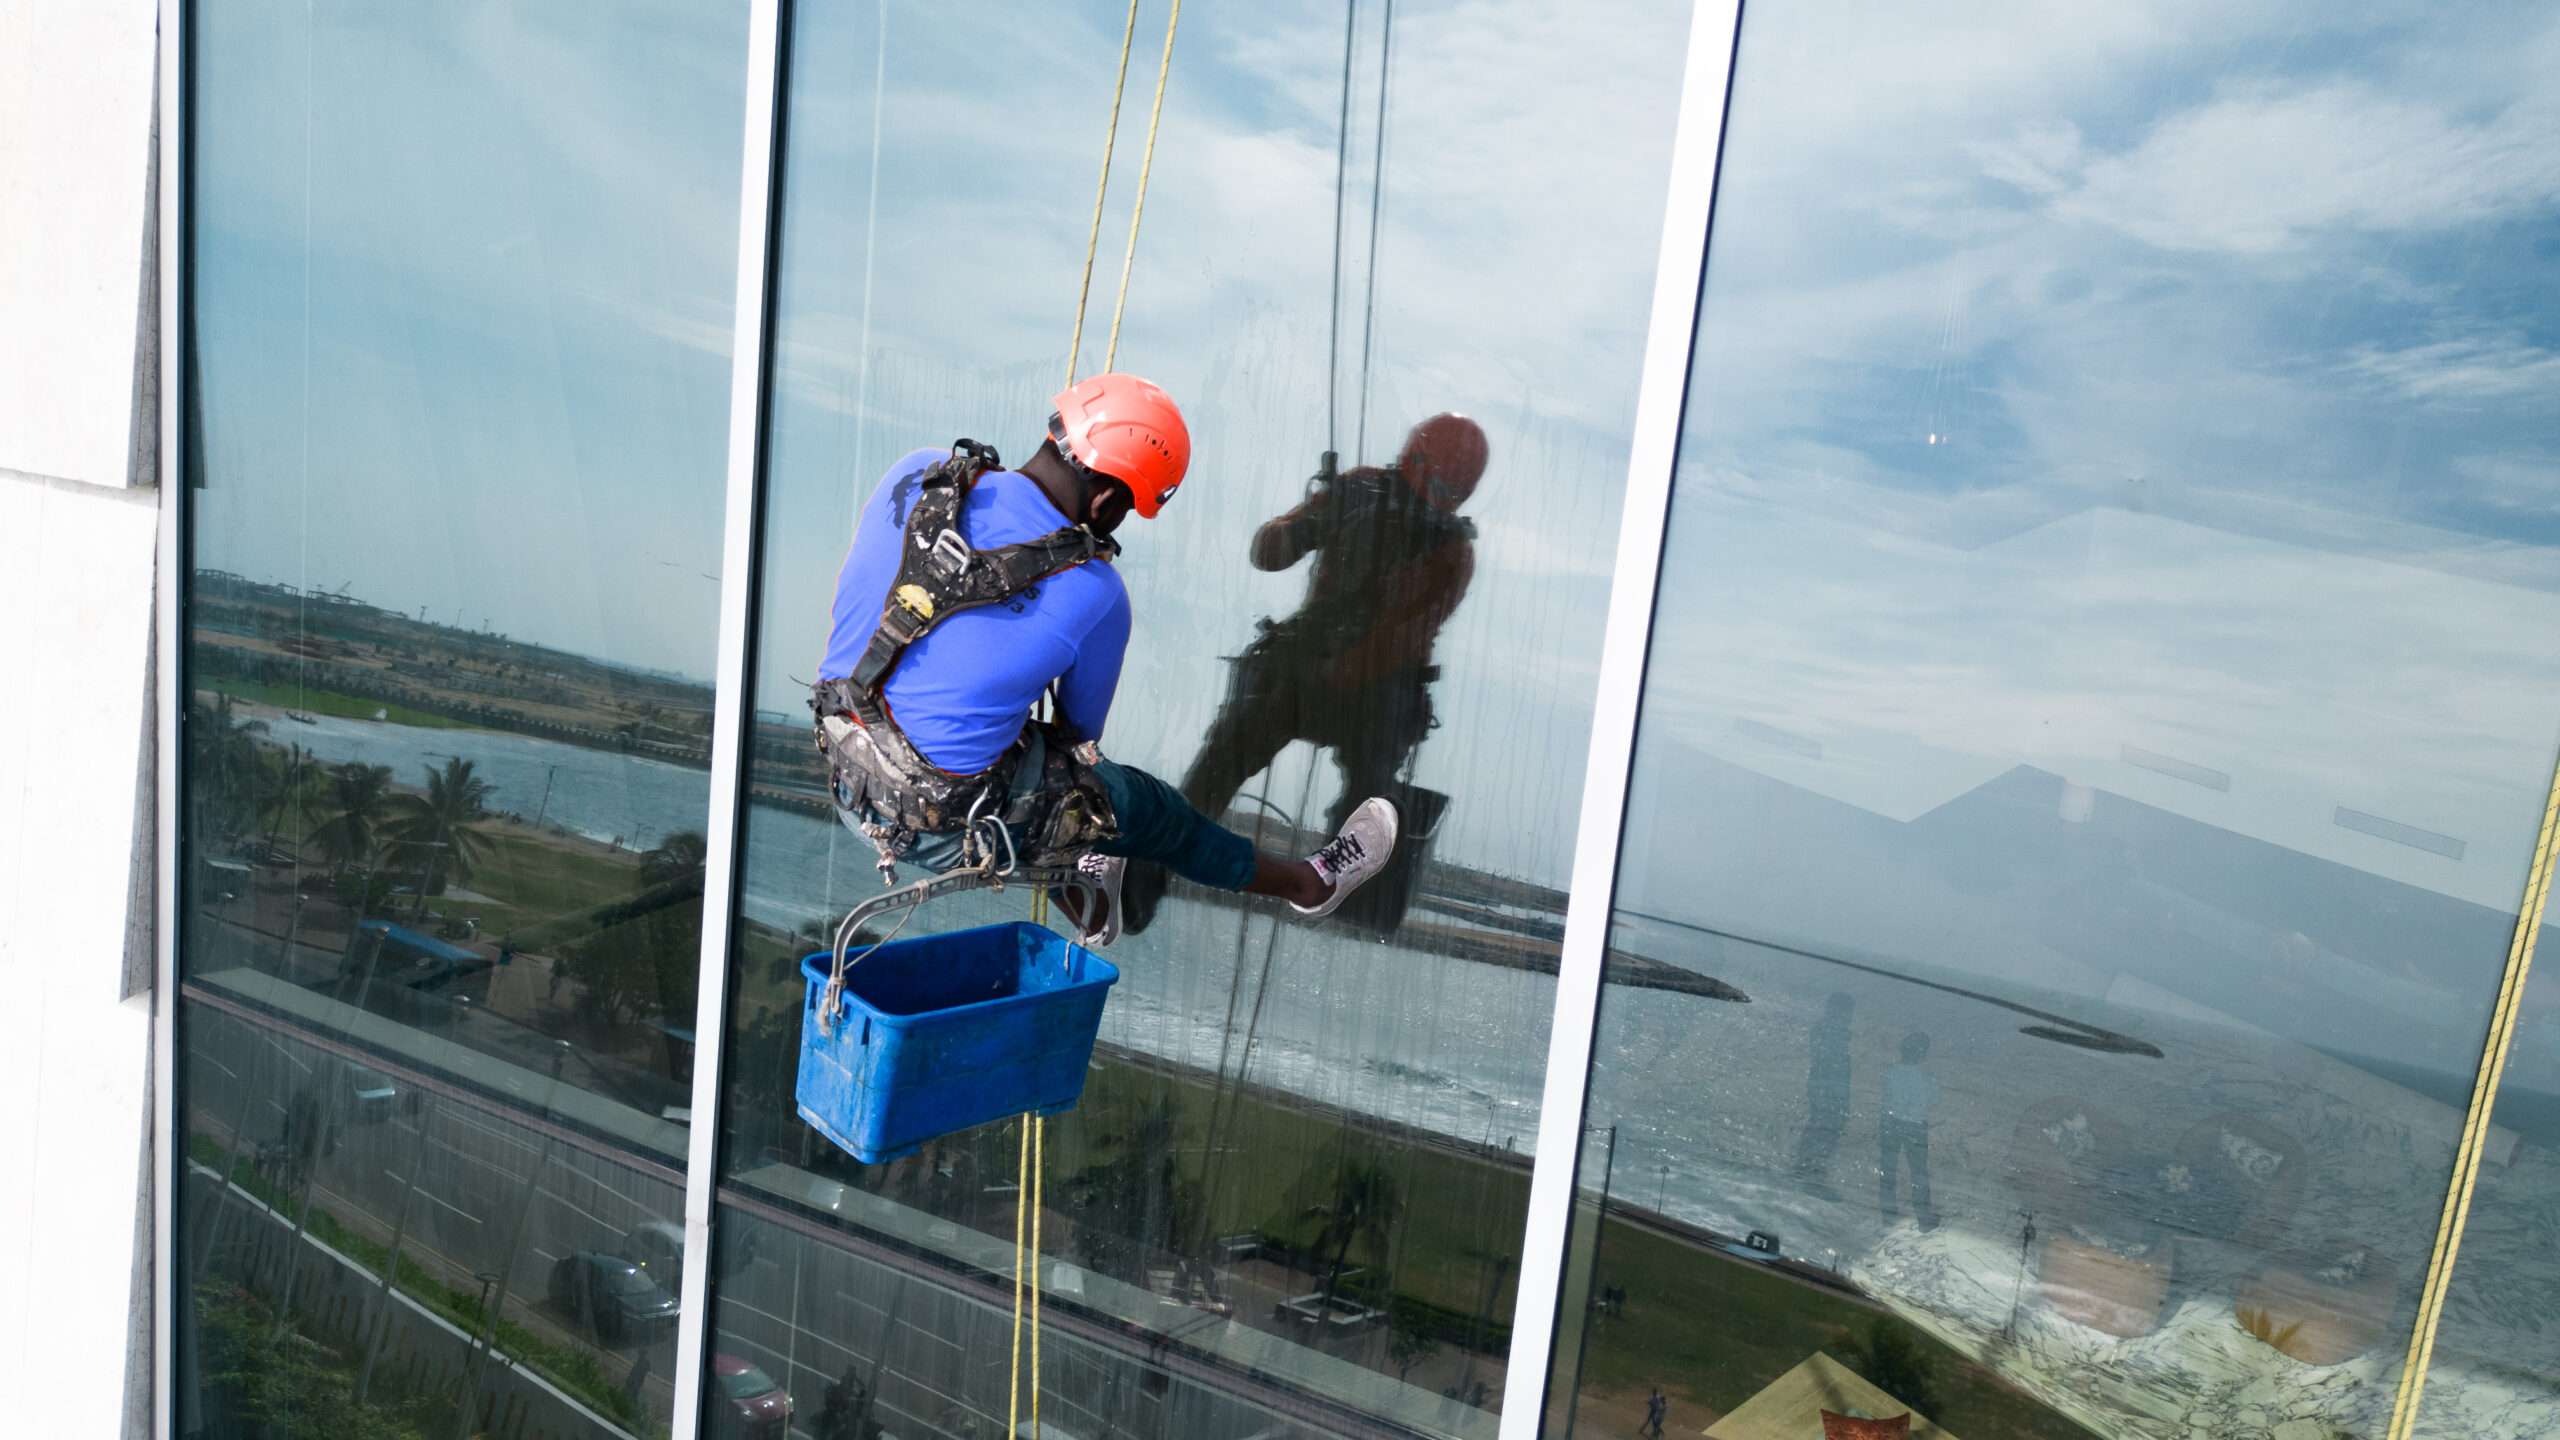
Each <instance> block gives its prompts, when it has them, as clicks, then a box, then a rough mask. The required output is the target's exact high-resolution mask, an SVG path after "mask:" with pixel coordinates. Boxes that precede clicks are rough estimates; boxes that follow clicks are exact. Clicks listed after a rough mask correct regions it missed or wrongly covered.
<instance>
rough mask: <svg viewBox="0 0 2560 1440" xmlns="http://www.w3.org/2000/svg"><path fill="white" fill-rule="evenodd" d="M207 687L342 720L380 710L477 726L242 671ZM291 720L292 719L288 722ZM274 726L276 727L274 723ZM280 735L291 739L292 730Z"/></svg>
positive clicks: (432, 726)
mask: <svg viewBox="0 0 2560 1440" xmlns="http://www.w3.org/2000/svg"><path fill="white" fill-rule="evenodd" d="M204 688H205V689H207V690H211V691H213V692H214V693H216V694H218V695H228V696H230V697H231V698H232V699H234V700H247V701H251V702H254V703H256V704H260V705H273V706H275V707H277V708H278V709H281V710H299V711H301V712H302V713H303V714H305V715H329V716H334V717H336V718H338V719H341V720H370V719H372V718H373V712H374V711H376V710H383V711H388V712H389V713H388V715H386V716H385V717H384V718H385V720H386V721H387V723H390V724H393V725H414V726H417V727H419V728H421V729H426V730H470V729H475V728H477V727H475V726H472V725H469V724H466V723H465V722H463V721H460V720H456V719H453V718H451V717H449V716H444V715H436V714H432V713H430V712H428V711H425V710H414V709H411V708H410V707H408V706H406V705H402V704H399V703H397V702H395V701H390V700H367V699H364V698H362V697H361V696H356V695H347V694H342V693H340V692H338V691H335V690H306V689H304V688H302V687H301V686H298V685H269V684H265V683H263V682H260V681H256V680H250V679H247V678H244V677H242V676H238V675H225V676H221V677H219V678H217V679H211V680H208V681H206V682H205V686H204ZM287 723H291V722H287ZM271 728H272V727H271ZM277 738H278V739H280V740H289V739H291V738H293V737H292V735H291V734H290V733H289V732H285V733H279V734H278V735H277Z"/></svg>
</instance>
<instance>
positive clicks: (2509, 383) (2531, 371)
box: [2347, 142, 2560, 405]
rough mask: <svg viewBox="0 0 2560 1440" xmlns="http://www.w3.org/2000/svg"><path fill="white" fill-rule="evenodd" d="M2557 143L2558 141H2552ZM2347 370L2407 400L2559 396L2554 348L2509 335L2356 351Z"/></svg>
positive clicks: (2559, 356)
mask: <svg viewBox="0 0 2560 1440" xmlns="http://www.w3.org/2000/svg"><path fill="white" fill-rule="evenodd" d="M2556 143H2560V142H2556ZM2347 368H2348V369H2349V370H2350V371H2351V372H2353V373H2355V374H2358V375H2362V376H2366V377H2368V378H2371V379H2374V380H2379V381H2381V382H2382V383H2384V384H2385V385H2388V386H2389V387H2391V388H2392V389H2394V390H2397V391H2399V392H2400V393H2401V394H2403V395H2405V396H2408V397H2409V398H2411V399H2413V400H2457V401H2459V400H2508V399H2515V398H2518V397H2522V396H2532V397H2535V398H2537V399H2539V400H2541V401H2543V402H2544V403H2545V404H2546V405H2547V404H2548V403H2550V401H2551V400H2552V398H2553V397H2554V396H2560V352H2553V351H2550V350H2545V349H2543V348H2542V347H2540V346H2538V345H2532V344H2528V343H2526V342H2525V341H2523V340H2520V339H2518V338H2516V337H2514V336H2498V337H2485V336H2483V337H2474V338H2471V339H2464V340H2444V341H2438V342H2437V343H2435V344H2432V345H2412V346H2409V347H2407V348H2405V349H2399V350H2383V349H2376V348H2372V347H2366V348H2363V349H2359V350H2357V351H2356V352H2355V353H2354V355H2353V356H2352V357H2351V358H2350V359H2349V360H2348V362H2347Z"/></svg>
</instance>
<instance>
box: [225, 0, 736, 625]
mask: <svg viewBox="0 0 2560 1440" xmlns="http://www.w3.org/2000/svg"><path fill="white" fill-rule="evenodd" d="M196 32H197V38H196V43H197V47H198V48H197V59H196V67H195V74H196V80H195V84H194V89H193V95H194V104H195V113H194V115H193V123H194V126H195V133H194V140H195V155H196V175H195V188H194V192H193V203H194V211H193V220H194V225H195V239H196V252H195V291H194V300H195V309H194V315H195V321H196V325H197V327H198V328H197V342H198V346H199V355H200V358H201V363H202V367H203V374H204V394H203V414H204V437H203V438H204V450H205V459H206V469H207V472H208V475H207V486H206V488H205V489H204V490H203V491H202V492H200V493H199V495H198V497H197V505H198V508H197V512H196V513H197V526H196V554H197V560H198V563H199V564H202V565H207V566H213V567H218V568H224V569H230V570H236V571H239V572H242V573H244V574H248V575H251V576H255V577H258V578H261V579H280V580H286V581H291V582H294V583H300V584H307V585H314V586H319V587H324V588H328V589H335V588H337V587H338V586H339V585H340V584H342V583H346V582H350V581H352V582H353V589H352V592H351V593H353V594H356V595H359V596H362V597H364V598H367V599H371V600H374V601H377V602H379V603H382V604H385V605H389V606H392V607H395V608H400V609H404V610H407V611H409V612H410V613H413V614H414V613H416V611H417V609H418V607H420V606H421V605H423V606H425V607H427V609H428V611H429V613H430V614H431V615H432V617H433V618H435V619H438V620H442V621H446V622H453V621H455V620H456V619H459V620H460V622H461V623H463V624H466V625H470V626H473V627H478V626H479V625H481V624H482V623H483V621H484V619H485V621H486V622H487V623H488V624H489V625H490V626H491V627H492V628H494V629H497V630H500V631H503V632H506V633H509V634H513V635H516V636H518V637H521V638H526V639H533V640H539V641H543V642H547V643H550V644H555V645H560V646H563V647H565V648H568V649H571V650H576V651H580V652H583V653H587V654H594V655H602V656H607V657H610V658H614V659H620V660H627V661H632V662H636V663H639V664H644V665H649V666H654V667H658V668H663V669H669V670H676V671H681V672H684V673H687V674H692V675H707V674H708V673H709V670H710V658H711V653H712V645H713V635H712V631H713V625H714V613H715V610H716V608H717V601H718V596H719V584H718V578H717V576H718V571H719V557H720V550H719V522H720V492H721V486H722V474H723V467H724V464H725V454H726V444H727V434H728V361H727V354H726V351H727V345H728V333H729V326H730V321H729V316H730V308H731V296H732V293H733V287H734V284H735V276H734V266H733V259H734V256H735V252H736V247H737V218H736V217H737V193H738V157H739V153H740V128H739V127H740V125H741V123H742V107H743V104H744V100H743V67H744V63H745V61H744V56H745V19H744V7H742V6H736V7H732V6H697V5H687V4H681V3H674V0H666V3H659V0H646V3H626V4H617V5H616V6H614V7H613V10H612V17H611V23H610V24H607V23H603V22H602V17H601V16H600V15H598V14H597V13H596V12H594V11H591V10H590V9H588V8H587V7H582V6H580V7H573V6H542V5H508V4H493V3H471V4H458V5H437V6H415V7H405V6H390V7H384V6H367V7H362V8H361V9H359V8H357V7H352V6H347V5H343V4H326V5H320V6H318V7H316V8H313V9H307V7H305V6H300V5H292V6H285V5H261V4H215V5H206V6H204V7H202V8H201V9H200V10H199V11H198V12H197V18H196ZM677 323H683V324H687V325H691V326H695V327H698V329H699V332H700V333H699V336H698V337H697V343H694V344H676V343H671V342H669V341H666V340H664V339H662V338H660V334H661V332H662V331H664V330H665V329H667V328H669V327H670V326H671V325H674V324H677Z"/></svg>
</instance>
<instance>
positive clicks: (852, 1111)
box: [798, 922, 1120, 1165]
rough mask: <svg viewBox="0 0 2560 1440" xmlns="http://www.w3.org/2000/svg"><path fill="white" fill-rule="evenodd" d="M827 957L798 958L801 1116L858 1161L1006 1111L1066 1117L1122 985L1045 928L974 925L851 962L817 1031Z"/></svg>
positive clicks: (829, 965)
mask: <svg viewBox="0 0 2560 1440" xmlns="http://www.w3.org/2000/svg"><path fill="white" fill-rule="evenodd" d="M833 961H834V956H833V955H832V954H831V953H830V952H828V951H824V950H821V951H819V952H818V953H817V954H815V955H811V956H809V957H808V958H807V959H805V960H803V961H801V962H800V972H801V974H802V976H803V977H804V978H805V979H806V980H807V981H808V998H807V1000H806V1002H805V1003H804V1004H803V1005H802V1007H801V1030H800V1077H799V1088H798V1099H799V1108H800V1118H802V1119H804V1120H806V1121H808V1122H809V1123H810V1124H811V1125H812V1126H815V1127H816V1128H817V1130H818V1133H820V1134H822V1135H824V1136H826V1137H827V1138H828V1139H829V1140H832V1141H834V1142H835V1143H836V1144H837V1145H840V1146H842V1147H843V1148H844V1149H846V1150H848V1151H850V1152H851V1153H852V1154H853V1157H854V1158H855V1159H857V1160H860V1161H861V1162H862V1163H864V1164H866V1165H877V1164H879V1163H880V1162H882V1161H884V1160H894V1159H896V1158H897V1157H899V1156H901V1155H905V1154H909V1153H912V1152H913V1151H915V1150H916V1149H917V1148H919V1147H920V1146H922V1145H923V1144H924V1142H926V1141H927V1140H931V1139H934V1138H936V1137H938V1136H942V1135H948V1134H950V1133H952V1132H953V1131H955V1130H965V1129H968V1128H969V1127H970V1126H973V1125H983V1124H985V1123H987V1122H988V1121H990V1120H1001V1119H1003V1118H1005V1117H1006V1116H1008V1115H1019V1114H1022V1113H1023V1112H1025V1111H1034V1112H1037V1113H1039V1114H1042V1115H1054V1114H1057V1113H1058V1112H1059V1111H1062V1110H1069V1109H1073V1108H1074V1107H1075V1103H1076V1100H1077V1099H1078V1098H1079V1097H1080V1096H1082V1095H1083V1093H1084V1077H1085V1067H1086V1064H1087V1063H1088V1062H1089V1061H1090V1060H1091V1059H1092V1058H1093V1041H1094V1036H1095V1034H1096V1032H1097V1031H1098V1030H1099V1029H1100V1028H1101V1025H1102V1002H1103V998H1104V996H1105V994H1106V992H1108V991H1109V990H1110V988H1111V984H1112V982H1113V981H1115V980H1118V979H1119V978H1120V972H1119V971H1118V970H1116V969H1114V968H1113V967H1112V965H1111V962H1109V961H1107V960H1105V959H1103V958H1102V957H1101V956H1099V955H1095V954H1093V953H1092V952H1090V951H1088V950H1086V949H1084V948H1083V947H1082V946H1079V945H1074V944H1070V943H1068V942H1067V941H1066V940H1065V939H1063V938H1061V937H1060V936H1058V935H1057V934H1056V933H1054V932H1052V931H1050V930H1048V929H1046V928H1044V927H1042V926H1038V925H1029V924H1023V923H1020V922H1016V923H1013V924H1010V925H983V926H980V927H978V928H977V929H974V930H960V931H955V932H953V933H951V934H948V935H929V936H925V937H922V938H919V939H915V940H901V941H896V942H893V943H891V944H887V945H883V946H880V947H879V948H878V949H875V950H871V951H868V952H866V953H864V954H862V955H861V956H860V957H858V958H857V959H856V960H855V961H854V963H853V964H852V965H851V966H850V967H849V968H847V970H846V971H845V982H844V992H843V997H842V1009H841V1010H840V1011H839V1012H838V1013H837V1014H835V1015H834V1016H832V1017H827V1018H826V1019H825V1020H824V1021H823V1023H822V1017H821V1015H820V1013H819V1011H820V1007H821V1005H822V1003H823V1002H824V1000H825V994H826V990H827V985H828V978H829V975H830V972H831V971H832V969H833Z"/></svg>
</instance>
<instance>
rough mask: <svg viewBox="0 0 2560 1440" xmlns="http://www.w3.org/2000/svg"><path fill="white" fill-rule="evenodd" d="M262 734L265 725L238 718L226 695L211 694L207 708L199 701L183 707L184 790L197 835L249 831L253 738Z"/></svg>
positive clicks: (255, 763) (254, 760)
mask: <svg viewBox="0 0 2560 1440" xmlns="http://www.w3.org/2000/svg"><path fill="white" fill-rule="evenodd" d="M265 733H267V722H266V721H264V720H254V719H247V718H244V717H242V716H240V715H239V714H238V713H237V712H236V711H235V710H234V709H233V707H232V703H231V697H230V696H228V695H216V696H214V697H213V699H212V702H211V703H210V704H208V703H206V702H205V701H203V700H201V699H198V700H194V701H191V702H189V703H188V705H187V738H186V749H187V769H188V771H189V775H188V779H189V781H190V782H191V783H190V784H189V786H188V792H189V796H190V798H191V799H192V800H193V801H194V805H195V812H196V831H197V833H198V834H200V835H203V836H205V837H206V838H208V839H220V840H230V839H234V838H237V837H238V836H239V834H240V833H241V832H242V831H243V830H246V829H247V828H248V827H249V822H250V816H251V813H252V809H253V802H252V800H251V794H252V785H253V782H254V780H255V776H256V771H257V766H258V741H257V737H258V736H260V735H264V734H265Z"/></svg>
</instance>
